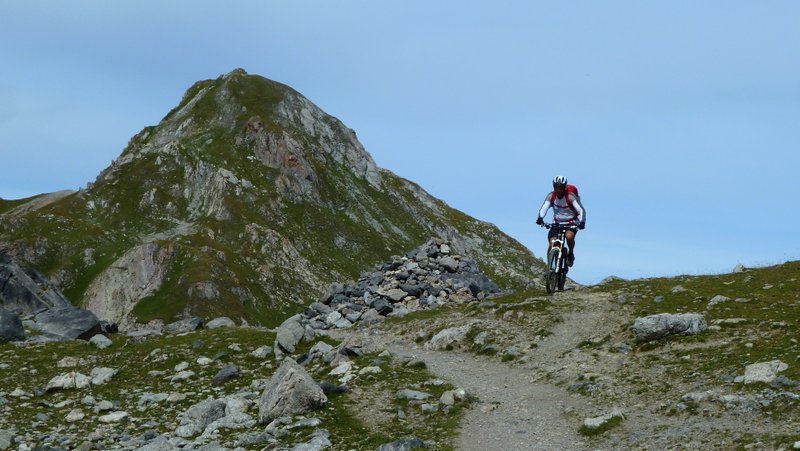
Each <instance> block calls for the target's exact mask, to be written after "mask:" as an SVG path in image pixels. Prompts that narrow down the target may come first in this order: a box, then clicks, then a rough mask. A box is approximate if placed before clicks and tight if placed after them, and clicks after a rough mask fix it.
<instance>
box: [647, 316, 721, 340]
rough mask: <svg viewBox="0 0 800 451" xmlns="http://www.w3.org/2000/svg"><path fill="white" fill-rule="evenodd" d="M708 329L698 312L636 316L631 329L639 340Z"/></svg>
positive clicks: (696, 332) (690, 333) (693, 332)
mask: <svg viewBox="0 0 800 451" xmlns="http://www.w3.org/2000/svg"><path fill="white" fill-rule="evenodd" d="M706 329H708V326H707V325H706V319H705V317H704V316H703V315H701V314H699V313H682V314H671V313H659V314H657V315H650V316H645V317H641V318H636V321H635V322H634V324H633V327H632V330H633V334H634V335H635V336H636V339H637V340H639V341H652V340H658V339H660V338H664V337H667V336H669V335H695V334H699V333H700V332H703V331H704V330H706Z"/></svg>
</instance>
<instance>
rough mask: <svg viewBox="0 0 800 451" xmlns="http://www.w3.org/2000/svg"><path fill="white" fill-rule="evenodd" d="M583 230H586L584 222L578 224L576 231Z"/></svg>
mask: <svg viewBox="0 0 800 451" xmlns="http://www.w3.org/2000/svg"><path fill="white" fill-rule="evenodd" d="M585 228H586V223H585V222H581V223H580V224H578V229H580V230H583V229H585Z"/></svg>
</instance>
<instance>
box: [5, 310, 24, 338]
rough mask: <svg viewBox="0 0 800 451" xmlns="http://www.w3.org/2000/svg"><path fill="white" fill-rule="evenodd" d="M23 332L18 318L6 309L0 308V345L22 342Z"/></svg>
mask: <svg viewBox="0 0 800 451" xmlns="http://www.w3.org/2000/svg"><path fill="white" fill-rule="evenodd" d="M24 338H25V330H24V329H23V328H22V321H20V319H19V317H18V316H17V315H16V314H14V313H12V312H9V311H8V310H6V309H3V308H0V343H5V342H7V341H13V340H23V339H24Z"/></svg>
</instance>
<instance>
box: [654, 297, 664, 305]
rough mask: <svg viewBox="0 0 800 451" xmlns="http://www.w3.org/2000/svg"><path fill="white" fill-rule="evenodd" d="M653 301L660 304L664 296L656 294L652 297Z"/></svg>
mask: <svg viewBox="0 0 800 451" xmlns="http://www.w3.org/2000/svg"><path fill="white" fill-rule="evenodd" d="M653 302H655V303H656V304H661V303H662V302H664V296H656V297H655V298H653Z"/></svg>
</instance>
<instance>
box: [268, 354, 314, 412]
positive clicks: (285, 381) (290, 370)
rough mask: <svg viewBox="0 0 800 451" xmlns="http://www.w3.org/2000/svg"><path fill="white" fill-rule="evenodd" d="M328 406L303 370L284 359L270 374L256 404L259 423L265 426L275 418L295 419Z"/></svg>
mask: <svg viewBox="0 0 800 451" xmlns="http://www.w3.org/2000/svg"><path fill="white" fill-rule="evenodd" d="M327 402H328V398H327V397H326V396H325V393H324V392H323V391H322V388H321V387H320V386H319V385H318V384H317V383H316V382H314V380H313V379H312V378H311V376H310V375H309V374H308V373H307V372H306V370H305V369H303V367H301V366H300V365H298V364H297V363H296V362H295V361H294V360H292V359H284V360H283V362H281V366H280V368H278V371H276V372H275V374H273V376H272V378H271V379H270V382H269V384H268V385H267V387H266V388H265V389H264V392H263V394H262V395H261V399H260V401H259V403H258V408H259V414H258V421H259V423H261V424H267V423H269V422H271V421H272V420H274V419H275V418H278V417H281V416H286V415H298V414H302V413H306V412H308V411H310V410H311V409H314V408H317V407H320V406H322V405H324V404H325V403H327Z"/></svg>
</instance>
